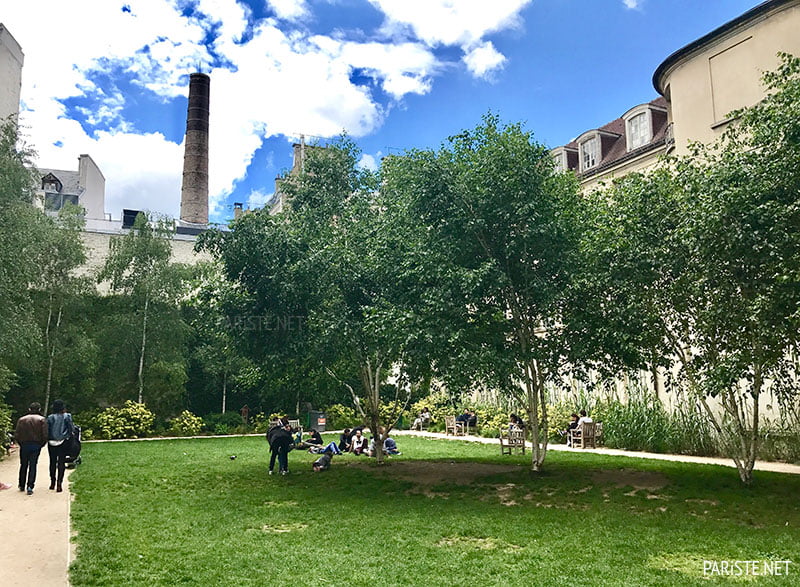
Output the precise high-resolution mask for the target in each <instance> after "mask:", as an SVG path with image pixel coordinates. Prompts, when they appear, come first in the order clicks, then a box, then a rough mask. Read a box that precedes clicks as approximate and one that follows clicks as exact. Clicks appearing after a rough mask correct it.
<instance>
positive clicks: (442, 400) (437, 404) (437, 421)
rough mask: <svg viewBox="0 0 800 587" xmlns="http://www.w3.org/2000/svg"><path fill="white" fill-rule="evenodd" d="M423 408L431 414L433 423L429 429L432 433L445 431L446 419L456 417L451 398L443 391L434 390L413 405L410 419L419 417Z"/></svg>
mask: <svg viewBox="0 0 800 587" xmlns="http://www.w3.org/2000/svg"><path fill="white" fill-rule="evenodd" d="M422 408H428V409H429V410H430V412H431V423H430V426H429V427H428V429H429V430H430V431H432V432H435V431H438V432H441V431H443V430H444V417H445V416H453V415H455V409H454V408H453V404H452V402H451V401H450V397H449V396H448V395H447V393H446V392H444V391H443V390H441V389H434V390H433V391H432V392H431V393H430V394H429V395H428V396H427V397H424V398H422V399H421V400H419V401H416V402H414V403H413V404H411V408H410V410H409V412H410V417H411V418H412V422H413V418H416V417H417V414H419V413H420V412H421V411H422Z"/></svg>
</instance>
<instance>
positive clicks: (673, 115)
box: [551, 0, 800, 424]
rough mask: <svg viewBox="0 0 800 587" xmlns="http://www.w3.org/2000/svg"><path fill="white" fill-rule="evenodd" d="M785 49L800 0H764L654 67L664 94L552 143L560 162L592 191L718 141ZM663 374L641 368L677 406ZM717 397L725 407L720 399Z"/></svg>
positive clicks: (759, 91) (795, 49)
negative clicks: (692, 147)
mask: <svg viewBox="0 0 800 587" xmlns="http://www.w3.org/2000/svg"><path fill="white" fill-rule="evenodd" d="M779 52H785V53H790V54H793V55H800V0H768V1H767V2H762V3H761V4H759V5H757V6H755V7H754V8H752V9H751V10H748V11H747V12H745V13H744V14H742V15H740V16H738V17H737V18H735V19H733V20H731V21H730V22H727V23H725V24H723V25H722V26H720V27H718V28H716V29H714V30H713V31H711V32H709V33H708V34H707V35H704V36H703V37H701V38H699V39H697V40H696V41H694V42H692V43H689V44H688V45H686V46H685V47H683V48H681V49H679V50H677V51H675V52H674V53H673V54H672V55H670V56H669V57H667V58H666V59H665V60H664V62H663V63H661V65H659V66H658V68H657V69H656V71H655V73H654V75H653V86H654V87H655V89H656V91H657V92H658V93H659V94H660V96H659V97H658V98H656V99H655V100H653V101H651V102H648V103H646V104H640V105H638V106H635V107H633V108H631V109H630V110H628V111H627V112H626V113H625V114H623V115H622V116H621V117H620V118H618V119H616V120H613V121H611V122H609V123H607V124H605V125H603V126H601V127H599V128H597V129H592V130H588V131H585V132H583V133H582V134H581V135H580V136H578V137H577V138H576V139H575V140H574V141H572V142H570V143H569V144H567V145H564V146H562V147H558V148H556V149H553V150H552V151H551V152H552V154H553V158H554V160H555V164H556V166H557V167H559V168H560V169H563V170H566V169H571V170H573V171H574V172H575V173H576V174H577V176H578V177H579V178H580V180H581V184H582V186H583V188H584V190H585V191H590V190H591V189H593V188H595V187H597V186H598V185H599V184H600V182H602V181H607V180H611V179H613V178H615V177H622V176H624V175H625V174H627V173H630V172H632V171H640V170H644V169H647V168H650V167H653V166H654V165H656V164H657V163H658V161H659V157H660V156H661V155H662V154H664V153H675V154H678V155H684V154H688V152H689V149H688V145H689V143H690V142H691V141H699V142H703V143H710V142H712V141H714V140H715V139H717V138H718V137H719V136H720V134H721V133H722V132H723V131H724V129H725V127H726V126H727V125H728V124H729V123H730V122H731V120H732V118H731V117H730V116H729V114H730V112H732V111H734V110H737V109H739V108H743V107H746V106H752V105H754V104H756V103H758V101H759V100H761V99H762V98H763V97H764V95H765V94H764V88H763V86H762V84H761V77H762V75H763V73H764V72H766V71H772V70H775V69H776V67H777V66H778V63H779V58H778V53H779ZM662 375H663V374H657V375H656V376H655V377H654V376H653V374H651V373H649V372H642V373H640V378H641V381H640V383H642V384H644V385H647V386H648V387H650V388H651V389H654V390H655V391H656V393H657V394H658V395H659V397H660V398H661V400H662V402H663V403H664V404H665V405H666V406H667V407H669V408H671V407H673V403H674V402H675V401H676V397H675V395H674V394H669V393H664V386H663V377H662ZM573 383H575V382H573ZM575 384H576V385H577V383H575ZM630 384H631V382H630V381H628V378H627V377H626V379H625V381H622V380H620V381H618V382H617V385H616V393H617V395H618V396H620V397H624V396H625V389H626V388H627V387H628V386H630ZM773 399H774V398H772V396H771V395H770V394H768V393H765V394H763V395H762V396H761V397H760V402H759V406H760V417H761V420H762V423H765V424H766V423H770V422H775V421H779V420H780V410H779V405H778V403H777V402H775V401H773ZM710 404H711V405H712V407H714V408H715V409H720V408H719V405H718V402H717V401H716V400H713V401H710Z"/></svg>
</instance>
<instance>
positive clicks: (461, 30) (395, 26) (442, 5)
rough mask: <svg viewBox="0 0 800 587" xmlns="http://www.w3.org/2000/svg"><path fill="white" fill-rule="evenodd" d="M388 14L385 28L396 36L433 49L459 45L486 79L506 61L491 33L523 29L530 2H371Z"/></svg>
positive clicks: (468, 62)
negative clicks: (490, 39)
mask: <svg viewBox="0 0 800 587" xmlns="http://www.w3.org/2000/svg"><path fill="white" fill-rule="evenodd" d="M369 1H370V3H371V4H373V5H374V6H375V7H376V8H378V9H379V10H381V11H382V12H383V13H384V14H385V15H386V19H387V21H386V23H385V25H384V29H385V30H386V32H387V33H388V34H390V35H393V36H395V37H401V38H402V37H404V36H408V35H409V34H411V35H413V36H414V37H416V38H418V39H420V40H421V41H423V42H424V43H426V44H428V45H429V46H431V47H435V46H438V45H448V46H458V47H461V48H462V50H463V51H464V57H463V61H464V63H465V64H466V65H467V69H468V70H469V71H470V73H472V74H473V75H475V76H476V77H486V76H487V74H488V73H489V72H491V71H494V70H496V69H497V68H498V67H500V66H501V65H502V64H503V63H504V62H505V60H506V58H505V57H504V56H503V55H502V54H500V53H499V52H498V51H497V49H495V47H494V45H492V44H491V43H489V42H486V41H485V40H484V37H486V36H487V35H489V34H492V33H496V32H498V31H501V30H505V29H509V28H517V27H519V26H521V20H520V16H519V15H520V12H521V11H522V9H523V8H525V6H527V5H528V4H530V2H531V0H493V1H492V2H486V1H484V0H369Z"/></svg>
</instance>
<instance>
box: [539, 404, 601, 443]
mask: <svg viewBox="0 0 800 587" xmlns="http://www.w3.org/2000/svg"><path fill="white" fill-rule="evenodd" d="M573 413H577V411H576V409H575V406H574V405H572V404H570V403H567V402H559V403H556V404H551V405H550V406H548V408H547V415H548V420H547V433H548V436H549V437H550V440H555V441H564V436H562V434H561V431H562V430H566V429H567V426H569V423H570V422H571V421H572V419H571V418H570V416H571V415H572V414H573ZM592 416H593V419H595V420H596V421H598V422H599V421H602V420H603V418H601V417H599V416H598V415H597V413H596V412H592Z"/></svg>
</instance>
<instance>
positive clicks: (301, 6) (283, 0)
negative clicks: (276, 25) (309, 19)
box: [267, 0, 308, 20]
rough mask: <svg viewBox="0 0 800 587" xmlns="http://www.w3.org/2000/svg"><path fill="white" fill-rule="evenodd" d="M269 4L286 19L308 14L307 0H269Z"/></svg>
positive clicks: (278, 14) (279, 15)
mask: <svg viewBox="0 0 800 587" xmlns="http://www.w3.org/2000/svg"><path fill="white" fill-rule="evenodd" d="M267 4H269V6H270V8H272V10H274V11H275V16H277V17H278V18H282V19H284V20H298V19H300V18H302V17H304V16H306V15H307V14H308V6H307V5H306V2H305V0H267Z"/></svg>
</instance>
